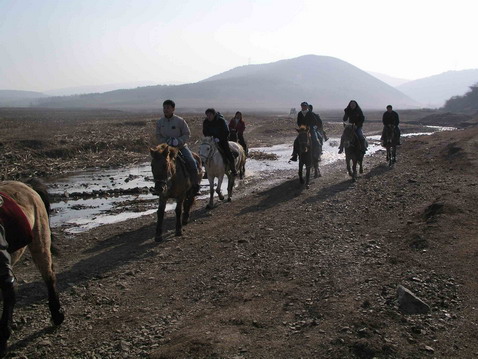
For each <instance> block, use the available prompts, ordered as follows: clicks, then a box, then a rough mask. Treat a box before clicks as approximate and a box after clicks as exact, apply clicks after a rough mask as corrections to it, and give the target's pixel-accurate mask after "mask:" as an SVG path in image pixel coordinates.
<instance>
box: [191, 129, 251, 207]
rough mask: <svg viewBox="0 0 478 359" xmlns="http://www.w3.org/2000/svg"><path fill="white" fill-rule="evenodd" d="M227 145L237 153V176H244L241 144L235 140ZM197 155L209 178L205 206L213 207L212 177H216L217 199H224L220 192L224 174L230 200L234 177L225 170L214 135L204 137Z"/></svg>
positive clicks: (228, 199)
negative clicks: (226, 179) (207, 199)
mask: <svg viewBox="0 0 478 359" xmlns="http://www.w3.org/2000/svg"><path fill="white" fill-rule="evenodd" d="M229 147H230V148H231V151H232V152H233V153H234V152H236V153H238V154H239V156H237V157H236V158H235V159H234V164H235V167H236V171H237V172H238V173H239V178H240V179H242V178H243V177H244V172H245V163H246V154H245V153H244V149H243V148H242V146H241V145H240V144H238V143H236V142H231V141H229ZM199 156H200V157H201V161H202V163H204V165H205V166H206V173H207V179H208V180H209V194H210V196H209V203H208V205H207V208H213V197H214V178H217V188H216V192H217V195H218V196H219V199H220V200H221V201H222V200H224V196H223V195H222V192H221V186H222V181H223V179H224V175H227V178H228V185H227V196H228V198H227V201H228V202H230V201H231V198H232V189H233V188H234V180H235V177H234V176H233V175H232V174H231V171H230V169H229V168H228V169H227V171H226V165H225V164H224V160H223V159H222V155H221V153H220V152H219V149H218V148H217V145H216V142H214V137H204V138H203V141H202V143H201V145H200V146H199Z"/></svg>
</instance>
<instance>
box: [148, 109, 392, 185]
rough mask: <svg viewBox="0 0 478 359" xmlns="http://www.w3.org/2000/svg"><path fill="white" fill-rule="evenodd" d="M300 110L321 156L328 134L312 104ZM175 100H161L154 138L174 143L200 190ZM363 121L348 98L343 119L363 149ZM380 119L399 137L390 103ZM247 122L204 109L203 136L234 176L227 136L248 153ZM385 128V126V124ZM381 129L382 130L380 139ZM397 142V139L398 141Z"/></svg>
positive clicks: (295, 150) (186, 131)
mask: <svg viewBox="0 0 478 359" xmlns="http://www.w3.org/2000/svg"><path fill="white" fill-rule="evenodd" d="M300 106H301V111H300V112H299V113H298V114H297V126H299V127H300V126H306V127H307V128H308V130H309V132H310V134H311V139H312V151H315V154H316V156H317V157H318V156H320V154H321V151H322V150H321V148H322V144H323V143H324V142H325V141H327V140H328V137H327V134H326V133H325V131H324V126H323V122H322V119H321V118H320V116H319V115H318V114H317V113H315V112H314V111H313V106H312V105H311V104H309V103H307V102H302V103H301V104H300ZM175 109H176V104H175V103H174V101H172V100H166V101H164V103H163V113H164V116H163V117H161V118H160V119H159V120H158V121H157V123H156V139H157V141H158V143H159V144H162V143H166V144H168V145H169V146H173V147H177V148H178V149H179V151H180V152H181V154H182V157H183V158H184V160H185V164H186V168H187V170H188V171H189V173H190V177H191V178H192V179H193V181H192V182H193V191H194V193H198V192H199V184H200V179H197V177H198V176H197V173H198V167H197V163H196V161H195V160H194V158H193V156H192V153H191V150H190V149H189V148H188V145H187V142H188V140H189V137H190V135H191V132H190V130H189V126H188V124H187V122H186V121H185V120H184V119H183V118H181V117H179V116H177V115H176V114H175V113H174V111H175ZM364 121H365V116H364V114H363V112H362V109H361V108H360V106H359V105H358V103H357V101H355V100H351V101H350V102H349V104H348V106H347V107H346V108H345V109H344V117H343V122H344V124H345V123H349V124H353V125H354V128H355V133H356V134H357V137H358V139H359V147H360V150H361V151H362V152H363V153H365V151H366V150H367V144H366V141H365V137H364V135H363V131H362V127H363V123H364ZM382 122H383V124H384V126H387V125H393V126H394V128H395V131H396V135H397V136H398V138H400V129H399V128H398V125H399V117H398V114H397V113H396V112H395V111H393V109H392V106H391V105H388V106H387V111H386V112H385V113H384V114H383V117H382ZM245 128H246V126H245V123H244V120H243V119H242V113H241V112H239V111H238V112H236V114H235V116H234V118H232V119H231V120H230V122H229V124H228V123H227V122H226V119H225V118H224V116H223V115H222V114H221V113H220V112H217V111H216V110H215V109H213V108H208V109H207V110H206V119H205V120H204V122H203V127H202V132H203V135H204V136H206V137H209V136H211V137H213V138H214V141H215V142H216V143H217V145H218V148H219V150H220V151H221V153H222V154H223V156H224V161H225V163H226V165H227V166H228V167H229V170H230V171H231V174H232V175H233V176H237V171H236V168H235V164H234V154H233V153H232V152H231V149H230V147H229V143H228V141H229V140H231V139H232V140H234V141H236V142H239V144H241V145H242V147H243V148H244V150H245V152H246V153H247V145H246V142H245V140H244V130H245ZM384 129H385V127H384ZM383 136H384V132H382V140H383ZM398 144H400V142H399V143H398ZM343 149H344V148H343V141H342V138H341V140H340V146H339V153H342V152H343ZM298 154H299V144H298V140H297V139H296V140H295V141H294V148H293V152H292V157H291V158H290V161H297V156H298Z"/></svg>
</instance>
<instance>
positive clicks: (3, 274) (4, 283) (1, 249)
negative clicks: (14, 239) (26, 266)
mask: <svg viewBox="0 0 478 359" xmlns="http://www.w3.org/2000/svg"><path fill="white" fill-rule="evenodd" d="M0 198H1V197H0ZM7 248H8V242H7V240H6V238H5V230H4V228H3V226H2V225H1V224H0V287H1V288H8V287H11V286H13V284H14V283H15V276H14V275H13V271H12V266H11V258H10V253H8V251H7Z"/></svg>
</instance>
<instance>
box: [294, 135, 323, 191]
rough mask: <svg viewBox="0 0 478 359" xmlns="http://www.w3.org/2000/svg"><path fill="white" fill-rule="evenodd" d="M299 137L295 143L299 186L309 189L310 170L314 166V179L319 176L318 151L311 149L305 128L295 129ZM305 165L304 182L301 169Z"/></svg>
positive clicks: (310, 142)
mask: <svg viewBox="0 0 478 359" xmlns="http://www.w3.org/2000/svg"><path fill="white" fill-rule="evenodd" d="M297 132H298V133H299V135H298V136H297V141H298V143H299V181H300V183H301V184H304V182H305V185H306V188H309V179H310V168H311V167H312V166H314V178H318V177H320V176H321V174H320V170H319V160H320V149H319V148H318V149H316V150H315V151H314V150H313V148H312V136H311V134H310V131H309V128H308V127H307V126H300V127H299V128H298V129H297ZM304 165H305V181H304V178H303V174H302V171H303V168H304Z"/></svg>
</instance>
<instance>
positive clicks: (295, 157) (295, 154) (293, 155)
mask: <svg viewBox="0 0 478 359" xmlns="http://www.w3.org/2000/svg"><path fill="white" fill-rule="evenodd" d="M289 161H294V162H296V161H297V153H292V157H291V158H290V160H289Z"/></svg>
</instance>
